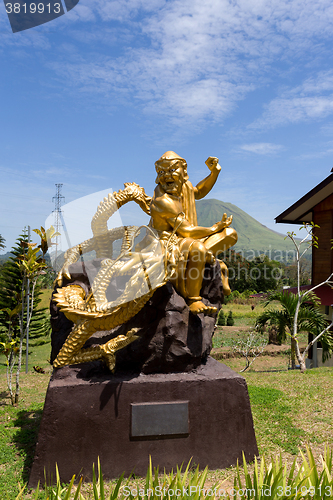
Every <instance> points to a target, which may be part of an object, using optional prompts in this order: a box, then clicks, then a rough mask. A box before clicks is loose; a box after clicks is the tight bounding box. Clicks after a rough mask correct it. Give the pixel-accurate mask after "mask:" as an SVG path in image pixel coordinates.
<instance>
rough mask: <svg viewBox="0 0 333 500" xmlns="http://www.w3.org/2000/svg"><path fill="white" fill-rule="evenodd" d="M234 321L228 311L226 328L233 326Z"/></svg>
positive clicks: (230, 312)
mask: <svg viewBox="0 0 333 500" xmlns="http://www.w3.org/2000/svg"><path fill="white" fill-rule="evenodd" d="M234 324H235V320H234V318H233V316H232V311H229V313H228V317H227V326H234Z"/></svg>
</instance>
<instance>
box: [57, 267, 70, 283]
mask: <svg viewBox="0 0 333 500" xmlns="http://www.w3.org/2000/svg"><path fill="white" fill-rule="evenodd" d="M63 278H66V279H68V280H70V279H71V275H70V273H69V270H68V266H66V264H65V265H64V266H62V268H61V270H60V271H59V273H58V275H57V277H56V279H55V284H56V285H58V286H62V280H63Z"/></svg>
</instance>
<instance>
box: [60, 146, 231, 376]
mask: <svg viewBox="0 0 333 500" xmlns="http://www.w3.org/2000/svg"><path fill="white" fill-rule="evenodd" d="M206 165H207V166H208V168H209V169H210V174H209V175H208V176H207V177H206V178H205V179H204V180H202V181H201V182H199V183H198V184H197V186H195V187H193V186H192V184H191V183H190V182H189V180H188V175H187V164H186V161H185V160H184V158H181V157H180V156H178V155H177V154H176V153H174V152H173V151H168V152H167V153H165V154H164V155H163V156H161V158H160V159H159V160H158V161H157V162H156V163H155V167H156V171H157V178H156V183H157V187H156V188H155V192H154V196H153V198H150V197H148V196H147V195H146V193H145V192H144V189H143V188H141V187H140V186H138V185H137V184H135V183H126V184H125V187H124V190H120V191H118V192H115V193H110V194H109V196H108V197H107V198H104V200H103V201H102V202H101V203H100V205H99V207H98V209H97V212H96V214H95V215H94V217H93V219H92V223H91V227H92V232H93V237H92V238H91V239H89V240H87V241H85V242H83V243H82V244H80V245H77V246H75V247H73V248H71V249H69V250H67V252H66V253H65V263H64V265H63V267H62V269H61V271H60V272H59V274H58V277H57V280H56V281H57V283H58V285H59V286H61V285H62V281H63V277H65V278H66V279H70V278H71V277H70V272H69V265H70V264H72V263H74V262H76V261H77V260H78V259H79V258H80V256H81V255H82V254H84V253H86V252H90V251H92V250H94V251H95V253H96V257H97V258H102V261H101V268H100V270H99V272H98V274H97V276H96V277H95V279H94V281H93V283H92V284H91V293H90V294H89V295H88V297H85V292H84V290H83V289H82V288H81V287H80V286H78V285H71V284H69V285H68V286H65V287H62V288H58V289H57V293H56V294H55V295H54V300H55V301H56V303H57V305H58V307H59V308H60V310H61V311H63V312H64V314H65V315H66V316H67V318H68V319H70V320H71V321H73V322H74V327H73V330H72V332H71V333H70V335H69V336H68V338H67V340H66V341H65V343H64V345H63V346H62V348H61V350H60V352H59V354H58V356H57V358H56V359H55V361H54V363H53V366H54V367H56V368H57V367H60V366H64V365H68V364H76V363H82V362H85V361H91V360H94V359H100V358H103V359H105V361H106V362H107V364H108V366H109V368H110V370H111V371H114V368H115V352H116V351H117V350H119V349H122V348H123V347H125V346H126V345H128V344H129V343H131V342H133V341H134V340H135V339H136V338H138V337H137V336H136V335H135V333H136V331H135V329H132V330H130V331H128V332H127V334H126V335H118V336H116V337H115V338H113V339H111V340H110V341H109V342H107V343H106V344H104V345H99V346H94V347H90V348H86V349H83V346H84V344H85V342H86V341H87V340H88V338H90V337H91V335H92V334H93V333H95V332H97V331H100V330H110V329H113V328H115V327H117V326H119V325H120V324H123V323H126V322H127V321H129V320H130V319H131V318H132V317H133V316H134V315H135V314H137V313H138V312H139V310H140V309H141V308H142V307H143V306H144V304H145V303H146V302H147V301H148V300H149V298H150V297H151V296H152V295H153V293H154V291H155V290H156V289H157V288H158V287H160V286H162V285H164V284H165V283H166V282H167V281H168V280H170V281H171V283H172V284H173V285H174V286H175V288H176V289H177V291H178V292H179V293H180V294H181V295H182V296H183V297H184V299H185V300H186V302H187V304H188V306H189V308H190V311H191V312H192V313H193V314H199V313H203V314H208V315H212V314H215V313H217V309H216V308H215V307H209V306H206V305H205V304H204V303H203V302H202V300H201V296H200V290H201V285H202V279H203V274H204V268H205V264H206V263H208V264H213V263H214V262H215V259H216V257H217V255H218V254H219V253H221V252H224V251H226V250H227V249H228V248H230V247H231V246H232V245H234V244H235V243H236V241H237V233H236V231H235V230H234V229H232V228H230V227H229V226H230V224H231V222H232V216H231V217H227V215H226V214H223V217H222V220H221V221H220V222H217V223H216V224H214V225H213V226H212V227H210V228H206V227H201V226H198V225H197V215H196V208H195V199H201V198H203V197H204V196H206V194H207V193H209V191H210V190H211V189H212V187H213V186H214V184H215V182H216V180H217V177H218V175H219V172H220V170H221V167H220V165H219V163H218V159H217V158H215V157H209V158H208V159H207V160H206ZM128 201H135V202H136V203H138V204H139V205H140V207H141V208H142V209H143V210H144V211H145V212H146V213H147V214H150V216H151V219H150V222H149V226H147V227H146V235H145V237H144V239H143V240H142V241H141V242H140V243H139V244H137V245H136V247H135V248H134V250H133V245H134V243H133V242H134V238H135V236H136V235H137V234H138V231H139V228H136V227H135V226H124V227H121V228H115V229H111V230H109V229H108V227H107V221H108V219H109V218H110V217H111V215H112V214H113V213H115V211H116V210H118V209H119V208H120V207H121V206H122V205H124V203H127V202H128ZM117 239H122V245H121V251H120V254H119V255H118V256H117V257H116V258H114V256H113V243H114V241H115V240H117ZM219 263H220V266H221V269H222V283H223V289H224V293H225V295H228V294H229V293H230V288H229V285H228V277H227V267H226V266H225V264H224V263H223V262H222V261H219ZM119 275H121V276H127V279H128V281H127V283H126V287H125V289H124V291H123V292H122V293H121V294H120V296H117V297H115V298H112V300H110V298H108V296H107V290H108V287H109V284H110V283H111V281H112V280H113V279H114V278H115V277H116V276H119Z"/></svg>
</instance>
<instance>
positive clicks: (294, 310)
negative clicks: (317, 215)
mask: <svg viewBox="0 0 333 500" xmlns="http://www.w3.org/2000/svg"><path fill="white" fill-rule="evenodd" d="M316 227H318V226H316V225H315V224H314V223H312V222H311V223H310V224H303V226H302V227H301V229H302V228H305V229H306V231H307V235H306V236H305V237H304V238H303V239H302V240H301V242H300V243H298V242H297V241H296V240H295V236H296V235H295V233H294V232H291V233H289V232H288V233H287V237H288V238H290V239H291V241H292V242H293V244H294V245H295V249H296V265H297V294H293V293H290V292H288V291H283V292H275V293H272V294H270V295H269V297H268V299H267V302H266V304H265V306H267V305H268V304H271V303H272V301H274V300H277V301H278V302H279V304H280V307H281V309H280V310H277V309H269V310H267V311H265V312H264V313H263V314H262V315H260V316H259V317H258V318H257V325H259V326H264V325H265V324H266V323H267V322H270V323H271V324H275V325H277V326H278V330H279V338H280V340H281V341H282V340H283V339H284V338H285V336H286V334H287V335H289V336H290V339H291V363H292V368H293V369H294V368H295V367H296V358H297V360H298V362H299V365H300V368H301V371H302V372H304V371H305V370H306V366H305V356H306V354H307V353H308V351H309V349H310V347H311V346H312V345H313V344H314V343H315V342H317V341H318V340H319V339H321V342H322V343H323V347H324V349H325V351H326V353H331V352H333V337H332V335H331V333H330V332H329V330H330V328H331V327H332V326H333V318H332V321H331V322H328V321H327V318H326V316H325V315H324V314H322V313H321V312H320V310H319V299H318V297H317V296H316V295H315V293H314V291H315V290H316V289H317V288H319V287H321V286H323V285H325V284H333V281H332V279H333V273H332V274H331V275H330V276H329V277H328V278H327V279H326V280H325V281H324V282H322V283H320V284H318V285H316V286H313V287H312V288H311V289H310V290H306V291H301V261H302V257H303V256H304V254H305V253H306V252H307V251H308V250H309V249H310V248H311V247H313V246H314V247H317V246H318V242H317V238H316V236H315V235H314V234H313V231H314V229H315V228H316ZM304 244H307V246H306V247H305V249H304V250H303V251H301V247H302V245H304ZM300 331H307V332H309V333H312V334H313V336H314V339H313V340H312V341H311V342H310V343H309V344H308V345H307V347H306V348H305V350H304V352H303V354H301V352H300V349H299V343H298V334H299V332H300Z"/></svg>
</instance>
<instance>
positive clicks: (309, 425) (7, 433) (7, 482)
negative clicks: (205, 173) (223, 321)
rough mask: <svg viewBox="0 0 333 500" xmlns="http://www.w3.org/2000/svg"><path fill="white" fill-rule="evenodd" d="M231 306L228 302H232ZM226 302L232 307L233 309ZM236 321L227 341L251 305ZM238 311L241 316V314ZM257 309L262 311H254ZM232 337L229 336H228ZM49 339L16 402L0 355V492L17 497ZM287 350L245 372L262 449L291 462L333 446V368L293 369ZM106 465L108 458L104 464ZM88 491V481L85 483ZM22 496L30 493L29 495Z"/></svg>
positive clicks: (215, 476)
mask: <svg viewBox="0 0 333 500" xmlns="http://www.w3.org/2000/svg"><path fill="white" fill-rule="evenodd" d="M228 306H229V305H228ZM228 306H227V310H228ZM234 312H235V319H236V323H235V326H234V327H232V328H233V330H230V329H229V330H227V327H222V330H221V329H219V331H218V332H217V336H218V337H219V338H220V339H222V340H221V342H222V344H223V341H226V342H227V343H228V342H229V341H230V339H232V337H233V336H235V335H237V328H239V329H240V332H238V334H243V333H242V331H243V327H244V328H245V330H246V328H247V327H248V326H249V325H244V324H242V323H241V321H240V322H239V323H240V324H239V326H237V322H238V320H237V317H241V316H242V317H243V319H244V317H246V316H247V315H248V316H249V317H250V319H252V313H253V311H252V310H251V308H249V310H247V309H243V310H242V309H241V307H240V305H238V306H237V308H236V307H235V308H234ZM236 312H238V313H239V316H237V315H236ZM255 312H257V311H255ZM228 339H229V340H228ZM49 354H50V343H49V342H48V343H47V344H44V345H40V346H36V347H33V346H31V352H30V353H29V372H28V374H25V370H24V369H23V370H22V373H21V386H22V387H21V399H20V402H19V405H18V406H17V407H13V406H11V405H10V402H9V398H8V393H7V391H6V376H5V371H6V367H5V364H4V359H5V358H4V357H2V358H0V360H1V363H0V394H1V400H0V422H1V427H0V429H1V431H0V432H1V441H0V450H1V451H0V471H1V479H0V498H1V500H6V499H8V500H14V499H15V498H16V495H17V491H18V490H17V485H18V483H20V484H24V483H25V482H27V480H28V476H29V470H30V466H31V462H32V459H33V453H34V446H35V443H36V438H37V434H38V427H39V423H40V419H41V414H42V408H43V403H44V398H45V393H46V390H47V385H48V381H49V377H50V374H51V367H50V365H49V363H48V358H49ZM288 357H289V354H288V351H287V352H284V353H281V354H278V355H276V356H268V355H264V356H262V357H260V358H258V359H257V360H256V361H255V363H254V364H253V365H252V368H251V369H250V370H249V371H247V372H245V374H244V376H245V379H246V381H247V384H248V389H249V395H250V400H251V406H252V412H253V419H254V426H255V432H256V437H257V442H258V447H259V452H260V455H265V456H266V457H268V458H269V457H270V456H271V455H273V454H274V455H275V454H276V453H277V452H278V453H279V452H281V454H282V457H283V459H284V460H285V461H286V462H287V463H288V464H290V463H291V461H292V460H293V459H294V457H295V454H297V452H298V449H299V448H301V449H303V450H304V448H305V445H306V444H310V445H311V448H312V450H313V452H314V454H315V457H316V459H317V460H318V459H319V456H320V454H322V453H323V452H324V446H325V443H328V444H329V445H330V446H331V447H333V438H332V437H333V428H332V426H333V424H332V418H331V408H332V406H333V368H320V369H315V370H309V371H307V372H306V373H305V374H304V375H302V374H301V373H300V372H299V371H298V370H296V371H291V370H288ZM223 362H224V363H225V364H227V365H228V366H230V367H231V368H232V369H233V370H235V371H240V370H241V369H242V368H243V367H244V365H245V363H244V359H242V358H232V357H231V358H229V359H225V360H223ZM36 365H38V366H40V367H42V368H43V369H44V370H45V374H42V373H37V372H36V371H35V370H34V369H33V366H36ZM102 465H103V464H102ZM202 465H204V464H202ZM233 474H234V469H233V468H229V469H227V470H218V471H210V472H209V475H208V482H209V483H213V482H214V481H215V480H218V481H221V480H224V479H226V478H228V477H229V478H230V477H232V476H233ZM85 490H86V491H89V486H86V487H85ZM23 498H31V497H30V495H28V494H27V495H26V496H25V497H23Z"/></svg>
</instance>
